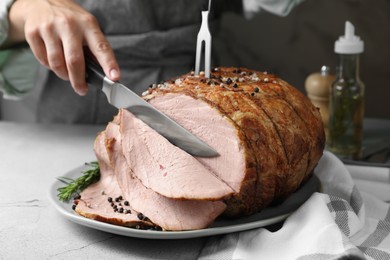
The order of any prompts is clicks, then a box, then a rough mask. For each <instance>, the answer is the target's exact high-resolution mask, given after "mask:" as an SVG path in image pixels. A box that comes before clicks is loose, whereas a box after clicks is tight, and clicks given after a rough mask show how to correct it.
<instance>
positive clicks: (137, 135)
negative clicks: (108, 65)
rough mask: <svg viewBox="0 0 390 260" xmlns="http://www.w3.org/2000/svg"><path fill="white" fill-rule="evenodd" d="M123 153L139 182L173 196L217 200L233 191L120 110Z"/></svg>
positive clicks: (134, 118) (125, 111)
mask: <svg viewBox="0 0 390 260" xmlns="http://www.w3.org/2000/svg"><path fill="white" fill-rule="evenodd" d="M121 134H122V140H123V141H122V148H123V154H124V156H125V158H126V161H127V164H128V165H129V166H130V167H131V169H132V171H133V174H134V175H135V176H136V177H137V178H138V179H139V180H140V181H141V182H142V184H143V185H144V186H145V187H147V188H150V189H152V190H154V191H155V192H157V193H159V194H161V195H163V196H165V197H168V198H173V199H193V200H218V199H222V198H224V197H226V196H228V195H230V194H232V193H233V190H232V189H231V188H230V187H229V186H228V185H227V184H226V183H225V182H223V181H221V180H220V179H218V178H217V177H216V176H215V175H214V174H213V173H212V172H211V171H210V170H209V169H207V168H206V167H205V166H203V165H202V164H201V163H200V162H199V161H198V160H196V159H195V158H194V157H192V156H191V155H189V154H187V153H186V152H184V151H183V150H181V149H180V148H178V147H176V146H174V145H172V144H171V143H170V142H169V141H168V140H166V139H165V138H164V137H163V136H161V135H160V134H158V133H157V132H156V131H154V130H153V129H152V128H150V127H149V126H147V125H146V124H145V123H143V122H142V121H141V120H139V119H138V118H136V117H135V116H134V115H132V114H131V113H130V112H129V111H127V110H122V113H121Z"/></svg>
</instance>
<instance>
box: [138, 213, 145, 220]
mask: <svg viewBox="0 0 390 260" xmlns="http://www.w3.org/2000/svg"><path fill="white" fill-rule="evenodd" d="M137 217H138V219H139V220H143V219H144V218H145V216H144V214H142V213H138V214H137Z"/></svg>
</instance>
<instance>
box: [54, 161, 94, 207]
mask: <svg viewBox="0 0 390 260" xmlns="http://www.w3.org/2000/svg"><path fill="white" fill-rule="evenodd" d="M85 165H88V166H90V167H91V168H90V169H87V170H85V171H82V174H83V175H82V176H80V177H78V178H77V179H71V178H67V177H58V178H57V179H58V180H59V181H61V182H63V183H65V184H66V186H65V187H60V188H58V189H57V191H58V194H57V196H58V198H59V200H60V201H62V202H66V201H69V200H70V199H71V198H72V196H73V195H74V194H77V193H79V192H81V191H82V190H84V189H85V188H86V187H88V186H89V185H90V184H92V183H95V182H97V181H98V180H99V179H100V168H99V164H98V162H96V161H95V162H90V163H85Z"/></svg>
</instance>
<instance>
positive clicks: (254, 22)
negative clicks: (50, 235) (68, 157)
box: [0, 0, 390, 121]
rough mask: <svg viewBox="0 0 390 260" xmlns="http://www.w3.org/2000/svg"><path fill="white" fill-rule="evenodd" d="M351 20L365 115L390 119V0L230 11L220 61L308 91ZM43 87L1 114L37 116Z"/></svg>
mask: <svg viewBox="0 0 390 260" xmlns="http://www.w3.org/2000/svg"><path fill="white" fill-rule="evenodd" d="M346 20H349V21H351V22H352V23H353V24H354V25H355V27H356V34H357V35H359V36H360V37H361V38H362V39H363V40H364V42H365V52H364V53H363V54H362V56H361V64H360V65H361V66H360V71H361V79H362V81H363V82H364V83H365V85H366V116H367V117H375V118H387V119H390V83H389V81H390V1H389V0H306V1H304V2H303V3H302V4H300V5H298V6H297V7H296V8H295V9H294V10H293V11H292V12H291V13H290V14H289V15H288V16H287V17H279V16H275V15H272V14H269V13H265V12H261V13H259V14H257V15H256V16H255V17H254V18H253V19H250V20H247V19H245V18H244V17H243V16H240V15H235V14H232V13H229V14H226V15H224V16H223V17H222V22H221V28H220V30H219V31H218V32H217V33H216V34H215V35H213V47H214V51H213V55H214V56H215V58H216V64H215V65H224V66H242V67H247V68H251V69H257V70H260V71H264V70H267V71H269V72H272V73H275V74H277V75H278V76H279V77H281V78H282V79H284V80H286V81H288V82H289V83H290V84H292V85H293V86H295V87H296V88H298V89H300V90H301V91H302V92H304V82H305V79H306V77H307V76H308V75H309V74H311V73H313V72H317V71H319V70H320V68H321V66H322V65H329V66H331V68H332V70H333V73H334V72H335V67H336V64H337V56H336V55H335V54H334V51H333V48H334V42H335V41H336V40H337V39H338V37H339V36H340V35H342V34H343V33H344V24H345V21H346ZM39 91H40V90H35V91H34V93H32V94H31V95H30V96H29V97H28V98H26V99H25V100H24V101H7V100H2V102H0V105H1V107H2V108H1V109H0V111H2V114H3V115H2V119H3V120H17V121H34V118H35V115H34V114H35V110H36V102H37V99H38V96H39ZM0 101H1V100H0ZM1 103H2V104H1Z"/></svg>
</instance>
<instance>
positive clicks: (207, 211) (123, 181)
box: [106, 111, 226, 230]
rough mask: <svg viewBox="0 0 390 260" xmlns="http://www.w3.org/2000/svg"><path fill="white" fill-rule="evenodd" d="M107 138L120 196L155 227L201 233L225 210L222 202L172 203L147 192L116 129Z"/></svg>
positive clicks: (117, 128)
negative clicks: (128, 159) (197, 230)
mask: <svg viewBox="0 0 390 260" xmlns="http://www.w3.org/2000/svg"><path fill="white" fill-rule="evenodd" d="M122 113H128V112H126V111H122ZM106 135H107V140H108V142H109V143H110V145H108V146H107V147H109V149H108V151H109V152H108V154H109V157H110V160H111V165H112V166H114V167H115V168H114V171H115V174H116V177H117V181H118V183H119V186H120V187H121V191H122V193H121V194H122V196H123V197H124V199H126V200H128V201H129V202H130V205H131V207H132V208H133V209H135V210H136V211H138V212H142V213H143V215H144V216H147V218H148V219H150V220H151V221H152V222H153V223H154V224H156V225H158V226H160V227H161V228H163V229H164V230H190V229H201V228H204V227H207V226H208V225H210V224H211V223H212V222H213V221H214V220H215V218H216V217H218V216H219V215H220V214H221V213H222V212H223V211H224V210H225V209H226V205H225V204H224V203H223V202H222V201H215V202H213V201H198V200H175V199H171V198H167V197H164V196H162V195H160V194H159V193H157V192H155V191H153V190H152V189H149V188H147V187H146V186H145V185H143V184H142V183H141V181H140V180H139V179H138V178H137V177H136V175H135V174H134V170H133V167H132V166H130V165H128V164H127V161H126V159H125V156H124V155H123V153H122V145H121V143H122V140H121V139H122V135H121V133H120V131H119V125H116V124H113V123H110V124H109V125H108V126H107V129H106ZM134 152H138V151H137V150H136V151H134Z"/></svg>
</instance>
